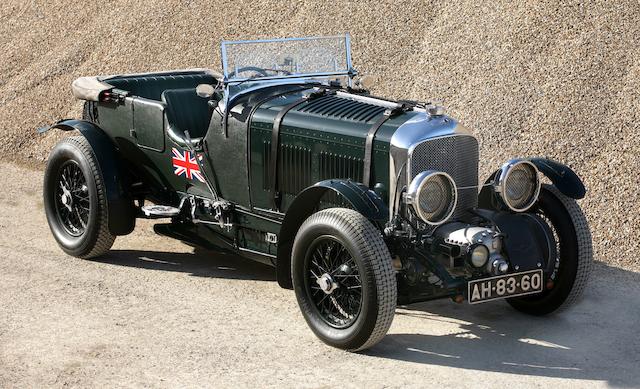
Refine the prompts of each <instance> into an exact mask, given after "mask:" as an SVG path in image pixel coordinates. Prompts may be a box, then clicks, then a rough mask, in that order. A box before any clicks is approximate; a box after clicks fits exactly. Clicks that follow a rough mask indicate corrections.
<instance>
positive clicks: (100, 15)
mask: <svg viewBox="0 0 640 389" xmlns="http://www.w3.org/2000/svg"><path fill="white" fill-rule="evenodd" d="M488 3H490V5H478V4H480V2H474V1H464V2H420V1H379V2H366V1H359V2H348V1H347V2H342V1H332V2H312V1H306V2H297V1H288V2H285V1H260V0H258V1H233V2H222V1H218V2H214V1H144V2H142V1H140V2H138V1H135V2H134V1H132V2H126V1H108V2H107V1H105V2H95V1H91V2H79V1H67V0H53V1H46V2H45V1H40V0H34V1H29V2H22V1H17V0H9V1H4V2H2V3H1V4H0V19H1V20H2V23H1V24H0V132H1V133H2V134H3V135H4V141H3V144H2V146H0V147H2V151H4V153H3V155H4V156H5V158H9V159H13V160H15V161H17V162H19V163H25V164H29V165H32V166H35V167H41V166H43V161H44V160H45V158H46V155H47V153H48V150H49V149H50V148H51V147H52V145H53V144H54V143H55V142H56V140H57V138H58V137H59V136H60V134H53V133H52V134H48V135H46V136H44V137H37V136H35V135H34V129H35V128H36V127H38V126H40V125H44V124H47V123H51V122H53V121H55V120H58V119H61V118H66V117H74V116H78V115H79V112H80V108H81V103H80V102H78V101H75V100H74V99H73V98H72V96H71V92H70V88H69V85H70V83H71V81H72V80H73V79H74V78H75V77H78V76H82V75H92V74H112V73H121V72H134V71H136V72H137V71H151V70H164V69H173V68H184V67H214V68H218V67H219V65H218V64H219V55H218V51H217V47H218V43H219V41H220V40H221V39H244V38H260V37H280V36H301V35H317V34H319V35H322V34H335V33H342V32H347V31H348V32H350V33H351V34H352V36H353V56H354V64H355V66H356V67H357V68H358V69H359V70H360V71H361V72H362V73H366V74H371V75H374V76H376V78H377V79H378V81H379V82H378V84H377V86H376V87H375V88H374V90H373V92H374V93H376V94H379V95H385V96H389V97H396V98H410V99H419V100H425V99H429V98H435V99H439V100H442V101H443V102H444V103H445V105H446V106H447V107H448V110H449V112H450V113H451V114H453V115H454V116H456V117H458V118H459V119H460V120H461V121H462V122H463V123H464V124H465V125H467V126H468V127H470V128H472V129H473V130H474V131H475V133H476V135H477V136H478V137H479V138H480V140H481V144H482V148H481V155H482V160H481V166H482V168H481V170H482V174H483V175H484V174H488V172H489V171H491V170H492V169H494V168H495V167H497V166H498V165H499V164H500V163H501V162H503V161H504V160H506V159H508V158H510V157H512V156H526V155H543V156H550V157H552V158H555V159H559V160H562V161H564V162H566V163H568V164H570V165H571V166H572V167H573V168H575V169H576V171H577V172H578V173H579V174H580V175H581V176H582V177H583V179H584V180H585V182H586V185H587V188H588V190H589V193H588V198H587V199H585V200H583V201H582V206H583V207H584V209H585V210H586V213H587V216H588V218H589V220H590V222H591V226H592V229H593V235H594V243H595V244H594V248H595V252H596V255H597V258H598V259H600V260H603V261H606V262H608V263H611V264H616V265H625V266H627V267H631V268H635V269H638V268H640V260H639V259H638V256H637V255H635V253H636V252H638V251H639V250H640V243H639V240H638V236H640V228H639V227H638V222H637V215H638V213H639V211H640V205H639V204H640V194H639V191H638V186H639V184H640V179H639V178H638V175H637V172H636V171H637V170H638V168H639V167H640V164H639V163H638V158H639V157H638V155H639V154H640V146H639V143H638V139H637V138H638V136H640V126H639V124H638V119H640V118H639V117H638V112H639V111H640V45H639V44H638V42H639V41H640V4H639V3H638V2H637V1H623V0H619V1H588V2H578V1H565V2H563V4H556V2H554V1H547V2H545V1H538V2H533V1H531V2H510V1H497V2H496V1H493V2H488Z"/></svg>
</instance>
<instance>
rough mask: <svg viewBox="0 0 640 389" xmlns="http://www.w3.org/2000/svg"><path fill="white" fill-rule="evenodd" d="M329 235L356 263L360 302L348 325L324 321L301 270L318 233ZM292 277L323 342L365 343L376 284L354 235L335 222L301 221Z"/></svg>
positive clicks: (372, 320) (311, 324) (372, 315)
mask: <svg viewBox="0 0 640 389" xmlns="http://www.w3.org/2000/svg"><path fill="white" fill-rule="evenodd" d="M323 235H330V236H332V237H334V238H335V239H337V240H338V241H339V242H340V243H341V244H342V245H343V246H344V247H345V248H346V249H347V250H348V251H349V253H350V254H351V256H352V257H353V259H354V260H355V262H356V263H357V266H358V271H359V272H360V275H361V280H362V306H361V308H360V313H359V315H358V318H357V319H356V321H355V322H354V323H353V324H351V325H350V326H349V327H347V328H344V329H338V328H335V327H332V326H330V325H329V324H327V323H326V322H325V321H324V320H323V319H322V318H321V317H320V316H319V313H318V312H317V310H316V309H315V307H314V306H313V302H312V301H311V300H310V298H309V296H308V294H307V293H306V291H305V284H304V276H305V275H304V271H305V266H304V265H305V264H304V261H305V258H306V254H307V250H308V249H309V247H310V245H311V243H312V242H313V241H314V240H315V239H316V238H318V237H320V236H323ZM292 254H293V257H292V265H293V266H292V277H293V284H294V290H295V293H296V297H297V299H298V303H299V305H300V310H301V311H302V314H303V316H304V318H305V320H306V321H307V324H308V325H309V327H310V328H311V330H312V331H313V332H314V334H315V335H316V336H317V337H318V338H320V339H321V340H322V341H323V342H325V343H327V344H329V345H331V346H333V347H338V348H341V349H347V350H353V349H358V348H360V347H361V346H362V345H363V344H365V343H366V342H367V341H368V340H369V337H370V335H371V333H372V332H373V330H374V328H375V325H376V320H377V314H378V301H377V300H378V298H377V295H378V293H377V285H376V280H375V276H374V272H373V269H372V268H371V264H370V263H369V262H368V261H366V260H365V259H364V258H363V256H362V253H361V252H360V250H359V248H358V247H357V246H356V245H355V244H353V237H352V236H350V235H349V234H348V233H345V231H342V229H340V228H337V227H336V226H334V225H330V224H324V223H311V224H307V223H305V224H303V226H302V227H301V229H300V230H299V231H298V234H297V236H296V241H295V243H294V246H293V252H292Z"/></svg>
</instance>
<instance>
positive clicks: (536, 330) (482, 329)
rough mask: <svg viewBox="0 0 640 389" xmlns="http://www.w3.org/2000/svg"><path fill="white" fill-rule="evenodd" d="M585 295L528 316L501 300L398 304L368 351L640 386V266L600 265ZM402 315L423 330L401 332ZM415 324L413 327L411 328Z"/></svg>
mask: <svg viewBox="0 0 640 389" xmlns="http://www.w3.org/2000/svg"><path fill="white" fill-rule="evenodd" d="M593 275H594V276H592V278H591V280H590V284H589V285H590V286H589V289H588V290H587V291H586V293H585V298H583V299H582V301H581V302H580V303H579V304H577V305H576V306H575V307H573V308H571V309H569V310H567V311H565V312H561V313H558V314H555V315H550V316H545V317H531V316H528V315H525V314H522V313H519V312H517V311H515V310H514V309H512V308H511V307H510V306H509V305H508V304H506V303H505V302H491V303H486V304H480V305H474V306H470V305H468V304H466V303H465V304H455V303H452V302H451V301H449V300H439V301H432V302H427V303H420V304H414V305H410V306H406V307H401V308H399V309H398V311H397V313H396V314H397V315H399V316H403V317H406V318H407V320H403V323H402V324H400V325H394V327H392V331H391V333H389V334H388V335H387V337H386V338H385V339H383V341H382V342H381V343H380V344H379V345H378V346H377V347H374V348H373V349H371V350H369V351H366V352H365V354H366V355H369V356H375V357H380V358H389V359H395V360H403V361H408V362H414V363H420V364H428V365H440V366H450V367H456V368H462V369H471V370H479V371H494V372H501V373H509V374H521V375H529V376H544V377H557V378H571V379H585V380H600V381H606V382H607V383H609V384H610V385H615V386H620V387H638V386H640V341H639V340H638V322H639V321H640V304H638V301H639V297H640V293H638V292H640V288H639V287H638V285H640V273H634V272H629V271H625V270H623V269H619V268H613V267H609V266H606V265H604V264H597V265H596V266H595V269H594V271H593ZM407 321H409V322H412V323H413V324H414V325H413V326H411V328H412V329H415V328H416V327H418V328H421V324H420V323H424V327H422V328H424V331H420V332H419V333H405V331H403V328H402V327H403V326H404V325H406V323H407ZM414 331H415V330H414Z"/></svg>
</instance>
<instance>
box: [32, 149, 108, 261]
mask: <svg viewBox="0 0 640 389" xmlns="http://www.w3.org/2000/svg"><path fill="white" fill-rule="evenodd" d="M71 139H73V138H68V139H65V140H63V141H61V142H60V143H58V144H57V145H56V147H55V148H54V149H53V150H52V152H51V155H50V156H49V161H48V163H47V169H46V171H45V175H44V209H45V214H46V216H47V221H48V222H49V228H50V229H51V233H52V234H53V236H54V238H55V239H56V241H57V242H58V244H59V245H60V247H61V248H62V250H64V252H66V253H67V254H69V255H73V256H76V257H82V256H85V255H86V254H87V253H89V252H90V251H91V250H92V249H93V247H94V246H95V245H96V242H97V239H98V234H99V232H100V220H99V214H100V209H99V207H104V206H106V205H105V204H99V203H98V192H97V183H96V179H101V177H96V176H95V175H94V173H93V171H92V168H91V164H90V162H89V158H91V159H93V156H92V155H89V156H87V155H85V152H84V151H83V150H81V149H80V148H78V147H77V146H75V145H74V144H73V143H72V141H71ZM70 160H71V161H75V162H76V163H77V164H78V166H80V170H81V171H82V174H84V177H85V180H86V183H87V189H88V191H89V199H90V202H91V205H90V210H89V219H88V222H87V227H86V229H85V231H84V233H83V234H82V235H80V236H77V237H74V236H72V235H70V234H69V233H68V232H67V231H66V230H65V228H64V226H63V225H62V224H61V221H60V219H59V217H58V214H57V210H56V205H55V198H54V197H55V193H56V186H57V185H59V182H58V177H59V172H60V169H61V168H62V166H63V165H64V164H65V162H67V161H70Z"/></svg>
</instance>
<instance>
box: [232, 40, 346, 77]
mask: <svg viewBox="0 0 640 389" xmlns="http://www.w3.org/2000/svg"><path fill="white" fill-rule="evenodd" d="M222 62H223V64H222V66H223V69H224V75H225V78H226V79H227V80H228V81H234V80H235V81H239V80H246V79H254V78H255V79H260V78H265V77H268V78H277V77H300V76H305V75H325V74H336V75H338V74H346V73H347V72H348V71H349V68H350V66H351V59H350V48H349V36H348V35H344V36H332V37H315V38H288V39H269V40H258V41H233V42H230V41H225V42H222Z"/></svg>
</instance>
